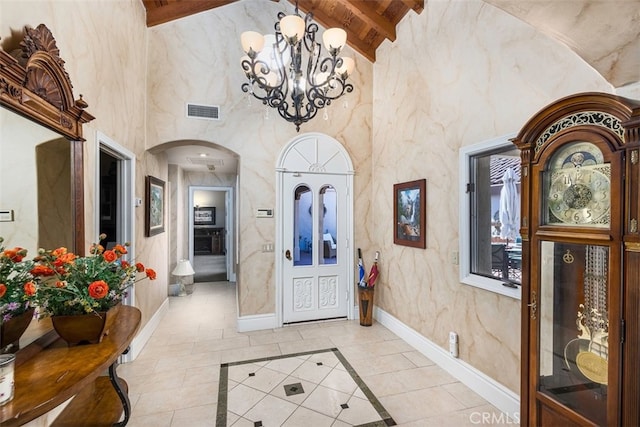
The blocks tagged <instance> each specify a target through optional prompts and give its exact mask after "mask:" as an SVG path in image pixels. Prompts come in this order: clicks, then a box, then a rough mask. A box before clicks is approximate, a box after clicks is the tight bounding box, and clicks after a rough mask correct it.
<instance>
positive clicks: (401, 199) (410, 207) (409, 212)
mask: <svg viewBox="0 0 640 427" xmlns="http://www.w3.org/2000/svg"><path fill="white" fill-rule="evenodd" d="M426 186H427V180H426V179H419V180H417V181H410V182H403V183H402V184H394V186H393V222H394V224H395V227H394V229H395V230H394V233H393V243H395V244H396V245H404V246H412V247H414V248H422V249H424V248H426V247H427V246H426V240H425V232H426V227H425V226H426V222H425V210H426V209H425V208H426Z"/></svg>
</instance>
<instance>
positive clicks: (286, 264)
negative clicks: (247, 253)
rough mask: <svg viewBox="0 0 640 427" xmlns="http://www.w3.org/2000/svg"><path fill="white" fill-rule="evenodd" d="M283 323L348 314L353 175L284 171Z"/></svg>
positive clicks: (345, 315)
mask: <svg viewBox="0 0 640 427" xmlns="http://www.w3.org/2000/svg"><path fill="white" fill-rule="evenodd" d="M282 188H283V191H282V195H281V196H282V200H283V212H282V215H283V234H282V239H283V240H282V242H283V243H282V249H283V252H282V256H283V259H282V265H283V267H282V279H283V281H282V283H283V292H282V295H283V301H282V303H283V310H282V320H283V323H292V322H304V321H310V320H321V319H332V318H338V317H347V307H348V301H349V294H348V291H347V290H348V283H349V274H350V269H349V256H350V252H349V251H350V249H349V236H348V231H349V230H348V221H347V218H348V217H349V210H348V209H349V206H348V202H349V200H350V198H349V176H347V175H335V174H323V173H317V172H284V173H283V186H282Z"/></svg>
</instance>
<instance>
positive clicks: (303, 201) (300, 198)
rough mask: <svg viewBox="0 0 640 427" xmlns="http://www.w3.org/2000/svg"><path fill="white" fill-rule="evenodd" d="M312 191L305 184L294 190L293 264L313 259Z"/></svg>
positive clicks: (306, 263) (303, 263)
mask: <svg viewBox="0 0 640 427" xmlns="http://www.w3.org/2000/svg"><path fill="white" fill-rule="evenodd" d="M312 214H313V193H312V192H311V190H310V189H309V187H307V186H306V185H300V186H298V187H296V189H295V190H294V203H293V224H291V225H292V226H293V240H294V241H293V248H294V250H293V265H295V266H298V265H311V264H312V260H313V221H312V219H313V218H312Z"/></svg>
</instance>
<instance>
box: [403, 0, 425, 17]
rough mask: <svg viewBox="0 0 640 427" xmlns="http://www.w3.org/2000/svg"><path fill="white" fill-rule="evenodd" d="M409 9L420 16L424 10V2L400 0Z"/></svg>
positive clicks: (421, 0) (422, 0) (420, 0)
mask: <svg viewBox="0 0 640 427" xmlns="http://www.w3.org/2000/svg"><path fill="white" fill-rule="evenodd" d="M401 1H402V3H404V4H405V5H406V6H407V7H408V8H409V9H411V10H413V11H414V12H415V13H417V14H420V13H421V12H422V11H423V10H424V0H401Z"/></svg>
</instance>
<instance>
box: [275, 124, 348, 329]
mask: <svg viewBox="0 0 640 427" xmlns="http://www.w3.org/2000/svg"><path fill="white" fill-rule="evenodd" d="M320 145H323V146H324V147H328V148H329V149H330V151H331V152H332V153H337V154H334V155H333V156H331V157H330V158H320V156H321V155H320V150H319V149H318V147H319V146H320ZM295 172H301V173H302V172H305V173H317V174H331V175H345V176H347V186H348V188H349V189H352V188H353V176H354V174H355V172H354V169H353V162H352V161H351V157H350V156H349V153H348V152H347V150H346V149H345V148H344V146H343V145H342V144H341V143H340V142H339V141H338V140H336V139H335V138H332V137H330V136H329V135H326V134H323V133H320V132H308V133H304V134H301V135H297V136H296V137H294V138H292V139H291V140H289V142H288V143H287V144H286V145H285V146H284V148H283V149H282V151H281V152H280V155H279V156H278V161H277V163H276V206H277V207H278V209H279V213H278V214H277V215H276V248H275V257H276V259H275V270H276V271H275V273H276V289H275V299H276V301H275V303H276V304H275V305H276V326H277V327H282V326H283V297H284V290H283V286H284V277H283V267H284V264H283V263H284V262H285V257H284V251H285V249H286V248H285V244H284V238H283V236H284V227H285V226H286V224H285V223H284V214H283V212H284V205H285V200H284V186H285V179H284V175H285V173H295ZM347 199H348V200H347V209H346V210H347V225H346V231H345V236H346V241H347V244H346V247H345V250H346V251H347V253H348V256H347V271H350V272H353V271H354V268H355V264H354V259H355V254H354V247H353V241H354V230H353V194H352V192H351V191H348V192H347ZM354 285H355V281H354V274H347V292H348V299H347V304H348V306H347V318H348V319H354V318H355V296H354V292H355V288H354Z"/></svg>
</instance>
